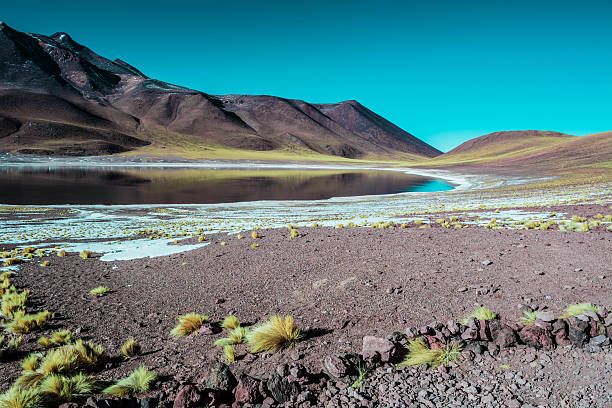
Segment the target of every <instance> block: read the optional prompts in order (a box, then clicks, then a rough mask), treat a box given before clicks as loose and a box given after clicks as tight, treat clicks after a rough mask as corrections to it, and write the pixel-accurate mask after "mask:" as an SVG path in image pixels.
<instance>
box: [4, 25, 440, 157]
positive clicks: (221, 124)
mask: <svg viewBox="0 0 612 408" xmlns="http://www.w3.org/2000/svg"><path fill="white" fill-rule="evenodd" d="M16 127H17V129H15V128H16ZM62 132H65V135H66V137H62ZM0 135H3V136H0V151H11V152H21V153H39V154H81V155H88V154H110V153H121V152H127V151H131V150H135V151H138V149H140V148H142V147H144V146H147V149H148V151H151V150H154V149H155V148H166V147H168V146H170V147H173V148H174V147H175V146H174V145H175V144H180V143H182V144H183V145H184V146H187V147H183V149H184V150H185V149H186V150H189V149H192V150H198V149H200V150H207V149H208V150H214V149H239V150H243V151H262V152H267V151H275V152H288V153H295V154H297V155H300V154H315V155H325V156H329V155H331V156H339V157H344V158H369V157H394V158H404V159H409V158H412V157H415V158H428V157H435V156H437V155H439V154H442V152H440V151H439V150H437V149H435V148H434V147H432V146H430V145H428V144H427V143H425V142H423V141H421V140H419V139H417V138H416V137H414V136H413V135H411V134H410V133H408V132H406V131H404V130H403V129H401V128H399V127H398V126H396V125H394V124H393V123H391V122H389V121H388V120H386V119H384V118H383V117H382V116H380V115H378V114H376V113H375V112H372V111H371V110H369V109H368V108H366V107H365V106H363V105H361V104H359V103H358V102H357V101H343V102H339V103H332V104H311V103H308V102H305V101H302V100H297V99H286V98H280V97H275V96H269V95H210V94H207V93H205V92H201V91H197V90H193V89H189V88H185V87H181V86H178V85H173V84H169V83H166V82H163V81H159V80H156V79H152V78H149V77H148V76H146V75H145V74H143V73H142V72H141V71H140V70H138V68H136V67H133V66H131V65H130V64H128V63H126V62H124V61H122V60H119V59H115V60H110V59H107V58H105V57H103V56H100V55H98V54H96V53H95V52H93V51H92V50H90V49H89V48H88V47H86V46H84V45H81V44H79V43H77V42H76V41H74V40H73V39H72V37H70V35H69V34H67V33H64V32H57V33H54V34H52V35H50V36H47V35H42V34H26V33H22V32H19V31H17V30H14V29H12V28H10V27H9V26H8V25H6V24H4V23H2V24H0ZM167 145H168V146H167Z"/></svg>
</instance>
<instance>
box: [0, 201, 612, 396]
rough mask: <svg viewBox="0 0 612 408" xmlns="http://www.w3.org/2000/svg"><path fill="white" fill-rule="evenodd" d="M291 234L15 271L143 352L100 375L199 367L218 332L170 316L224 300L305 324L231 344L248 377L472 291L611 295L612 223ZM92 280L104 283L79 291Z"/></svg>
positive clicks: (94, 333)
mask: <svg viewBox="0 0 612 408" xmlns="http://www.w3.org/2000/svg"><path fill="white" fill-rule="evenodd" d="M574 208H575V210H576V212H575V213H576V214H581V213H582V211H581V210H580V208H579V207H574ZM300 234H301V236H300V237H299V238H297V239H289V238H288V235H289V231H288V230H287V229H278V230H267V231H261V238H260V239H257V240H256V242H257V243H258V244H259V245H260V247H259V248H252V247H251V246H250V245H251V243H252V242H253V239H252V238H251V237H250V235H247V234H245V235H247V237H246V238H244V239H242V240H238V239H237V238H236V236H229V237H228V236H218V237H212V236H211V237H209V239H210V240H211V242H212V244H211V245H209V246H207V247H205V248H201V249H198V250H194V251H190V252H186V253H183V254H178V255H172V256H167V257H160V258H153V259H141V260H132V261H116V262H102V261H99V260H98V259H95V258H94V259H81V258H79V257H78V255H77V254H69V256H67V257H65V258H60V257H55V256H54V257H51V258H46V259H48V260H50V261H51V265H50V266H49V267H47V268H41V267H39V266H38V263H37V262H30V263H27V264H25V265H23V266H22V267H21V270H20V273H19V275H18V276H16V277H14V278H13V282H14V283H15V284H16V285H18V286H20V287H24V288H28V289H30V290H31V291H32V293H33V301H34V303H33V305H32V306H33V308H35V309H37V310H38V309H41V308H46V309H48V310H49V311H51V312H53V313H56V319H54V320H53V327H52V328H50V329H53V328H59V327H62V328H71V329H76V328H82V335H83V336H85V337H88V338H91V339H93V340H94V341H96V342H99V343H101V344H102V345H104V346H105V347H106V349H107V350H108V352H109V353H110V354H112V355H118V354H119V349H120V347H121V344H122V343H123V342H124V341H125V340H126V339H127V338H129V337H130V336H134V337H135V338H136V339H137V340H138V341H139V342H141V343H142V344H143V346H144V349H145V350H146V352H147V354H146V355H144V356H142V357H140V358H139V359H137V360H136V361H130V362H125V363H122V364H111V365H109V366H107V367H106V368H105V369H104V371H103V372H101V373H100V377H101V378H106V379H110V378H118V377H120V376H122V375H124V374H126V373H127V372H128V371H129V370H131V369H133V368H135V367H136V366H138V365H140V364H142V363H144V364H146V365H147V367H148V368H150V369H152V370H155V371H156V372H158V373H160V374H164V375H169V376H174V377H176V378H178V379H186V378H194V379H199V378H201V377H202V376H203V373H204V371H205V368H206V367H207V366H208V365H209V364H211V363H212V362H215V361H221V360H222V353H221V352H220V349H219V348H217V347H215V346H213V345H212V342H213V341H214V340H215V339H217V338H219V337H221V336H222V335H221V334H219V335H212V336H208V335H195V336H192V337H189V338H184V339H174V338H171V337H170V336H169V332H170V330H171V329H172V327H173V326H174V324H175V319H176V317H177V316H179V315H180V314H183V313H187V312H199V313H205V314H208V315H209V316H211V319H212V320H213V321H219V320H221V319H222V318H223V317H224V316H226V315H227V314H228V313H235V314H236V315H237V316H238V317H239V319H240V320H241V321H244V322H249V323H255V322H257V321H258V320H261V319H263V318H265V317H267V316H269V315H271V314H273V313H282V314H291V315H293V316H294V317H295V319H296V322H297V323H298V324H299V325H300V326H301V327H302V328H303V329H305V330H307V332H308V333H309V337H308V338H307V339H306V340H304V341H303V342H301V343H299V345H298V347H297V348H296V349H295V350H294V351H288V352H284V353H277V354H274V355H262V356H259V357H258V358H257V359H255V360H254V361H252V362H246V361H243V360H242V357H243V356H244V355H245V351H246V348H245V346H239V347H238V348H237V355H238V356H239V360H238V361H237V362H236V363H235V364H234V369H235V370H236V371H245V372H247V373H250V374H252V375H255V376H258V375H261V374H263V373H264V372H267V371H269V370H271V369H272V367H274V366H276V365H277V364H279V363H280V362H285V361H291V360H292V358H299V356H298V354H303V356H304V357H303V359H302V360H301V362H302V363H304V364H305V365H306V366H308V367H309V368H312V369H315V370H318V369H319V367H320V362H321V359H322V357H323V356H324V355H325V354H328V353H331V352H337V351H342V350H350V351H360V349H361V338H362V337H363V336H364V335H381V336H384V335H386V334H389V333H391V332H393V331H403V329H404V328H405V327H407V326H411V327H415V326H419V325H423V324H426V323H430V322H431V321H432V320H434V319H438V320H442V321H446V320H448V319H457V318H460V317H462V316H464V315H466V314H468V313H469V312H471V311H472V309H474V308H475V307H476V306H478V305H481V304H482V305H484V306H486V307H488V308H490V309H492V310H494V311H495V312H497V313H499V314H500V315H501V316H502V318H504V319H510V320H515V319H517V318H518V317H519V315H520V311H519V310H518V306H519V304H522V303H523V304H524V303H527V302H531V303H530V304H531V305H532V306H533V305H540V306H543V305H546V306H548V307H550V308H551V309H553V310H554V311H555V312H561V311H562V310H563V308H564V307H565V306H566V305H567V304H568V303H574V302H580V301H589V302H593V303H596V304H600V305H604V306H607V307H608V308H610V307H611V306H612V304H610V296H609V294H610V293H611V291H612V273H611V272H612V268H611V265H612V251H610V249H611V248H612V233H610V232H607V231H604V230H601V229H600V230H597V231H590V232H584V233H578V232H560V231H555V230H548V231H533V230H531V231H518V230H487V229H484V228H469V229H465V230H463V229H459V230H455V229H444V228H432V229H418V228H407V229H400V228H396V229H393V228H391V229H384V230H382V229H370V228H344V229H332V228H300ZM190 240H193V238H191V239H190ZM221 240H225V241H227V242H228V245H226V246H222V245H220V244H219V243H220V241H221ZM485 259H488V260H490V261H492V264H490V265H488V266H487V265H484V264H483V263H482V261H483V260H485ZM115 266H116V268H115ZM602 276H603V278H602ZM98 285H106V286H108V287H110V288H111V289H112V292H111V293H109V294H107V295H105V296H102V297H94V296H91V295H89V294H88V292H89V290H90V289H92V288H93V287H95V286H98ZM570 288H571V289H570ZM388 292H395V293H388ZM221 299H223V301H221ZM50 329H49V330H47V331H45V332H43V333H39V334H36V335H28V336H25V339H24V340H25V344H24V345H23V346H22V349H23V350H34V349H35V346H36V344H35V339H36V338H37V337H38V335H40V334H45V333H47V332H48V331H50ZM308 330H310V331H308ZM19 373H20V370H19V365H18V362H17V361H14V362H9V363H7V364H4V365H3V370H2V371H1V373H0V389H6V388H7V387H8V386H9V383H10V382H12V381H13V380H14V379H15V378H16V377H17V376H18V375H19Z"/></svg>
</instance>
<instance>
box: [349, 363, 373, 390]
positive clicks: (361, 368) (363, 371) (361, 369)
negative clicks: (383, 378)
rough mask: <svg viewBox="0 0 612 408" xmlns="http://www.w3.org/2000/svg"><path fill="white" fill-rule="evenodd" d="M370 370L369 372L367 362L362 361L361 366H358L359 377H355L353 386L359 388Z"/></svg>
mask: <svg viewBox="0 0 612 408" xmlns="http://www.w3.org/2000/svg"><path fill="white" fill-rule="evenodd" d="M368 372H369V370H368V367H367V366H366V365H365V364H363V365H362V364H361V363H360V364H359V366H358V367H357V378H356V379H355V382H353V384H351V387H353V388H359V386H360V385H361V383H362V382H363V380H365V378H366V376H367V375H368Z"/></svg>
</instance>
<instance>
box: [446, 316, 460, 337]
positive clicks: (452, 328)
mask: <svg viewBox="0 0 612 408" xmlns="http://www.w3.org/2000/svg"><path fill="white" fill-rule="evenodd" d="M446 328H447V329H448V331H449V332H450V334H452V335H455V334H458V333H459V325H458V324H457V322H456V321H454V320H449V321H448V322H446Z"/></svg>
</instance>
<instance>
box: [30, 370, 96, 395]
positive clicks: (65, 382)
mask: <svg viewBox="0 0 612 408" xmlns="http://www.w3.org/2000/svg"><path fill="white" fill-rule="evenodd" d="M96 389H97V381H96V379H95V377H93V376H90V375H86V374H83V373H78V374H76V375H73V376H70V377H67V376H63V375H58V374H52V375H50V376H48V377H47V378H45V379H44V380H42V381H41V383H40V392H41V393H42V394H44V395H45V396H46V397H47V398H48V399H50V400H57V401H72V400H75V399H76V398H79V397H84V396H87V395H90V394H93V393H94V392H95V391H96Z"/></svg>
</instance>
